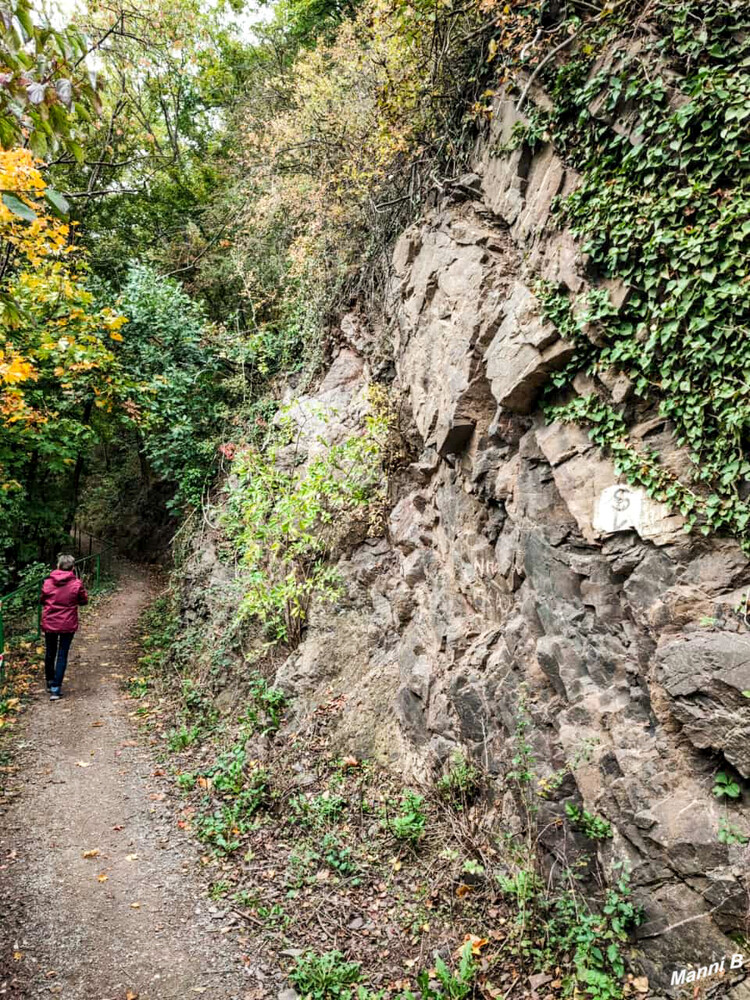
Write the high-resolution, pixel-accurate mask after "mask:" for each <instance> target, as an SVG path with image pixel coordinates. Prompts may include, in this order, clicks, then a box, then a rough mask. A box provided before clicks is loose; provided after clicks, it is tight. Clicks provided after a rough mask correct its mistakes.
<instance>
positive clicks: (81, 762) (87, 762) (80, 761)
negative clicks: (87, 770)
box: [76, 760, 91, 767]
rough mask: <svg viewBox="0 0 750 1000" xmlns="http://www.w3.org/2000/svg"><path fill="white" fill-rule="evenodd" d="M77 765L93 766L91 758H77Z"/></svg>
mask: <svg viewBox="0 0 750 1000" xmlns="http://www.w3.org/2000/svg"><path fill="white" fill-rule="evenodd" d="M76 767H91V761H90V760H77V761H76Z"/></svg>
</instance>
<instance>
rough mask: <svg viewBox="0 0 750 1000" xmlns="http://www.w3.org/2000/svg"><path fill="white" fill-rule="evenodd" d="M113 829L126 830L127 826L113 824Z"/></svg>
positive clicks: (117, 830)
mask: <svg viewBox="0 0 750 1000" xmlns="http://www.w3.org/2000/svg"><path fill="white" fill-rule="evenodd" d="M112 829H113V830H115V831H116V832H118V833H119V831H120V830H124V829H125V827H124V826H113V827H112Z"/></svg>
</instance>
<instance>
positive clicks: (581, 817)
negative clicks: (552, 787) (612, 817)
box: [565, 802, 612, 840]
mask: <svg viewBox="0 0 750 1000" xmlns="http://www.w3.org/2000/svg"><path fill="white" fill-rule="evenodd" d="M565 812H566V813H567V815H568V819H569V820H570V821H571V823H573V825H574V826H576V827H577V828H578V829H579V830H580V831H581V832H582V833H583V834H585V836H587V837H588V838H589V839H590V840H608V839H609V838H610V837H611V836H612V824H611V823H609V822H608V821H607V820H606V819H603V818H602V817H601V816H594V814H593V813H590V812H588V811H587V810H586V809H583V808H582V807H581V806H577V805H574V804H573V803H572V802H567V803H566V804H565Z"/></svg>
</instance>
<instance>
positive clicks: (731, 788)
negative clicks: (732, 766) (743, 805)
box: [713, 771, 742, 799]
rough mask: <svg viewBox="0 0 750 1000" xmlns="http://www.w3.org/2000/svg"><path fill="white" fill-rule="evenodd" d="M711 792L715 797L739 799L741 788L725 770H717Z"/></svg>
mask: <svg viewBox="0 0 750 1000" xmlns="http://www.w3.org/2000/svg"><path fill="white" fill-rule="evenodd" d="M713 793H714V795H715V796H716V798H717V799H723V798H725V799H739V798H740V796H741V795H742V789H741V788H740V786H739V784H738V783H737V782H736V781H735V779H734V778H733V777H732V776H731V775H729V774H727V773H726V771H719V772H718V774H717V775H716V777H715V778H714V787H713Z"/></svg>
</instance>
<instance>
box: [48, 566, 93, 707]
mask: <svg viewBox="0 0 750 1000" xmlns="http://www.w3.org/2000/svg"><path fill="white" fill-rule="evenodd" d="M74 565H75V559H74V558H73V556H59V557H58V560H57V569H55V570H53V571H52V572H51V573H50V575H49V576H48V577H47V579H46V580H45V581H44V583H43V584H42V597H41V602H42V629H43V630H44V643H45V652H44V673H45V676H46V678H47V690H48V691H49V693H50V701H59V700H60V698H61V697H62V690H61V689H62V682H63V677H64V676H65V668H66V667H67V665H68V653H69V652H70V644H71V643H72V641H73V636H74V635H75V634H76V632H77V631H78V606H79V605H80V604H88V602H89V597H88V594H87V593H86V588H85V587H84V585H83V582H82V581H81V580H79V579H78V577H77V576H76V575H75V573H74V572H73V566H74Z"/></svg>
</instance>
